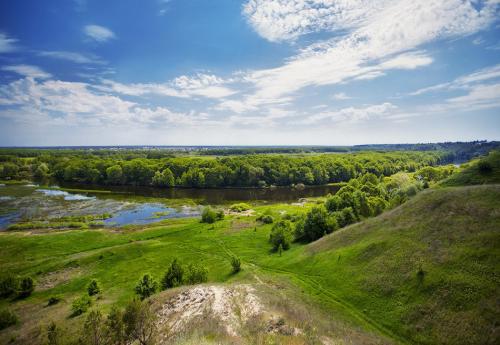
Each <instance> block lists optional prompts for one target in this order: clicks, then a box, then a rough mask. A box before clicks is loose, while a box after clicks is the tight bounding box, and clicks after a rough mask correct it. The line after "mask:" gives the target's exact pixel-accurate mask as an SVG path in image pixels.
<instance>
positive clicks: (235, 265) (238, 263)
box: [231, 256, 241, 274]
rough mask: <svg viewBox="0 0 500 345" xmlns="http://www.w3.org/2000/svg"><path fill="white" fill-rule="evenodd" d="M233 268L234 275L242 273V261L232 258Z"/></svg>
mask: <svg viewBox="0 0 500 345" xmlns="http://www.w3.org/2000/svg"><path fill="white" fill-rule="evenodd" d="M231 267H232V268H233V274H236V273H238V272H239V271H241V260H240V258H238V257H236V256H232V257H231Z"/></svg>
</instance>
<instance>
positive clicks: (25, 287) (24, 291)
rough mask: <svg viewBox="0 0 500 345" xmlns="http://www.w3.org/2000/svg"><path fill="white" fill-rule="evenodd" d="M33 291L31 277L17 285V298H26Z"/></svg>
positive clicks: (33, 285)
mask: <svg viewBox="0 0 500 345" xmlns="http://www.w3.org/2000/svg"><path fill="white" fill-rule="evenodd" d="M33 290H35V283H34V282H33V279H32V278H31V277H26V278H23V279H21V283H20V284H19V291H18V296H19V298H26V297H28V296H29V295H31V293H32V292H33Z"/></svg>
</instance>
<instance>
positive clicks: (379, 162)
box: [0, 150, 453, 188]
mask: <svg viewBox="0 0 500 345" xmlns="http://www.w3.org/2000/svg"><path fill="white" fill-rule="evenodd" d="M63 152H64V153H63ZM37 153H39V152H38V151H37ZM450 159H453V154H451V153H450V152H446V151H422V152H416V151H394V152H357V153H347V154H316V155H276V154H269V155H262V154H260V155H240V156H223V157H189V156H181V157H166V158H136V157H135V155H131V154H130V152H121V153H114V154H113V155H110V156H105V155H104V156H103V155H96V154H95V152H93V151H92V152H88V151H87V152H82V151H79V150H77V151H62V152H61V151H43V152H42V154H37V155H33V156H28V157H26V156H25V155H18V154H16V151H12V152H8V151H5V150H4V152H3V155H0V178H2V179H38V180H46V179H52V180H56V181H59V182H77V183H87V184H98V185H136V186H149V185H154V186H159V187H174V186H179V187H194V188H207V187H208V188H215V187H267V186H272V185H274V186H289V185H297V184H304V185H323V184H327V183H333V182H347V181H349V180H350V179H351V178H355V177H357V176H360V175H363V174H366V173H372V174H375V175H376V176H377V177H380V176H390V175H392V174H395V173H397V172H400V171H407V172H413V171H416V170H418V169H420V168H422V167H424V166H433V165H439V164H445V163H447V162H449V161H450Z"/></svg>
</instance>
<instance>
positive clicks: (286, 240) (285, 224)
mask: <svg viewBox="0 0 500 345" xmlns="http://www.w3.org/2000/svg"><path fill="white" fill-rule="evenodd" d="M292 240H293V229H292V224H291V223H290V221H288V220H280V221H279V222H277V223H275V224H274V225H273V228H272V230H271V234H270V235H269V242H270V243H271V244H272V246H273V251H279V249H280V248H281V250H288V249H289V248H290V244H291V243H292Z"/></svg>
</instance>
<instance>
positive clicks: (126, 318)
mask: <svg viewBox="0 0 500 345" xmlns="http://www.w3.org/2000/svg"><path fill="white" fill-rule="evenodd" d="M123 323H124V326H125V336H126V337H127V339H128V340H129V341H130V342H134V341H135V340H137V341H139V343H140V344H141V345H153V344H154V343H155V338H156V330H157V329H156V316H155V314H154V313H153V312H152V310H151V305H150V304H149V303H148V302H140V301H137V300H133V301H131V302H129V304H128V305H127V307H126V308H125V312H124V314H123Z"/></svg>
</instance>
